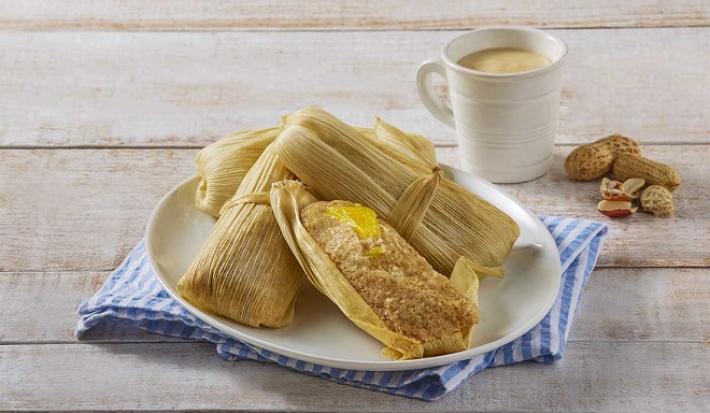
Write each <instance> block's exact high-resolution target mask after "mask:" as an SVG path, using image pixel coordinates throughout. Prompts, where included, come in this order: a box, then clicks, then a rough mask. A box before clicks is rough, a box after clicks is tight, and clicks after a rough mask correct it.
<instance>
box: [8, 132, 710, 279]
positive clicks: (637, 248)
mask: <svg viewBox="0 0 710 413" xmlns="http://www.w3.org/2000/svg"><path fill="white" fill-rule="evenodd" d="M570 149H571V148H570V147H561V148H558V150H557V154H556V158H555V160H554V165H555V166H554V167H553V169H552V171H551V172H550V173H548V174H547V175H546V176H545V177H544V178H542V179H538V180H535V181H532V182H528V183H525V184H516V185H505V186H503V188H504V189H505V190H506V191H508V192H510V193H511V194H512V195H514V196H515V197H517V198H518V199H519V200H521V201H522V202H523V203H525V204H526V205H528V206H529V207H530V208H531V209H532V210H533V211H535V212H538V213H547V214H552V215H564V216H570V217H582V218H590V219H597V220H601V221H603V222H605V223H607V224H608V225H609V228H610V231H609V232H610V235H609V237H608V238H607V241H606V242H605V245H604V249H603V251H602V255H601V257H600V259H599V263H598V264H599V265H600V266H602V267H609V266H613V267H639V266H640V267H707V266H710V254H708V251H710V182H708V180H707V177H708V176H710V164H709V163H708V162H707V159H708V158H709V157H710V145H681V146H678V145H668V146H664V145H660V146H645V147H643V148H642V150H643V152H644V153H645V154H646V155H647V156H649V157H651V158H653V159H656V160H659V161H663V162H666V163H669V164H671V165H674V166H675V167H677V168H678V169H679V170H680V172H681V175H682V177H683V184H682V185H681V187H680V188H679V189H678V190H677V191H676V192H675V193H674V196H675V198H676V208H677V211H676V213H675V214H674V215H673V216H672V217H671V218H667V219H662V218H655V217H653V216H650V215H647V214H642V213H639V214H636V215H634V216H632V217H630V218H627V219H617V220H612V219H608V218H606V217H604V216H602V215H600V214H599V213H598V212H597V211H596V204H597V202H598V201H599V198H600V197H599V194H598V183H597V182H589V183H577V182H571V181H569V180H568V179H567V178H566V176H565V174H564V172H563V170H562V162H563V157H564V155H565V154H566V153H567V152H569V150H570ZM195 153H196V150H193V149H189V150H187V149H152V150H141V149H123V150H119V149H100V150H93V149H71V150H67V149H63V150H46V149H34V150H18V149H13V150H2V151H0V182H3V185H2V186H0V205H2V207H3V210H4V211H7V212H4V213H3V214H1V215H0V233H2V234H3V237H4V242H3V243H0V271H52V270H77V271H82V270H91V271H96V270H111V269H113V268H115V267H116V266H117V265H118V264H119V263H120V262H121V260H122V259H123V257H125V255H126V254H127V253H128V251H129V250H130V249H131V248H132V247H133V246H134V245H135V243H136V242H138V240H140V239H141V237H142V236H143V231H144V226H145V223H146V221H147V219H148V216H149V215H150V212H151V210H152V209H153V207H154V205H155V204H156V203H157V201H158V200H159V199H160V198H161V197H162V196H163V195H164V194H165V193H167V191H168V190H169V189H170V188H172V187H173V186H174V185H176V184H177V183H179V182H180V181H181V180H182V179H184V178H187V177H189V176H191V175H192V174H193V162H192V161H193V157H194V155H195ZM438 154H439V160H440V162H443V163H449V164H456V163H457V162H456V159H457V155H456V149H455V148H439V152H438ZM691 245H692V248H691V247H689V246H691Z"/></svg>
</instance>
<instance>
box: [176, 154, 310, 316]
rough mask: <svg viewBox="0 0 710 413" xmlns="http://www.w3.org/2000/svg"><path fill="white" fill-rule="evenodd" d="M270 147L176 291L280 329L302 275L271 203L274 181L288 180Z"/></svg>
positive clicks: (203, 307) (212, 309) (221, 310)
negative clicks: (282, 233)
mask: <svg viewBox="0 0 710 413" xmlns="http://www.w3.org/2000/svg"><path fill="white" fill-rule="evenodd" d="M274 149H275V148H274V146H273V144H272V145H271V146H268V147H267V148H266V150H265V151H264V153H263V154H262V155H261V156H260V157H259V159H258V160H257V161H256V163H255V164H254V166H253V167H252V168H251V169H250V170H249V172H248V173H247V174H246V175H245V176H244V180H243V181H242V183H241V185H240V186H239V189H237V192H236V193H235V194H234V196H233V197H232V198H230V200H229V201H227V202H226V203H225V204H224V206H223V207H222V213H221V216H220V217H219V219H218V220H217V223H216V224H215V226H214V228H213V230H212V233H211V234H210V235H209V237H208V238H207V240H206V241H205V242H204V244H203V245H202V248H201V249H200V251H199V253H198V254H197V256H196V257H195V258H194V260H193V262H192V264H191V265H190V268H189V269H188V270H187V272H185V274H184V275H183V276H182V278H181V279H180V281H179V282H178V291H179V292H180V294H181V295H182V296H183V297H184V298H185V299H186V300H187V301H189V302H190V303H192V304H193V305H195V306H196V307H198V308H200V309H201V310H205V311H208V312H211V313H214V314H219V315H222V316H224V317H227V318H230V319H232V320H235V321H237V322H240V323H242V324H246V325H249V326H253V327H260V326H266V327H282V326H284V325H286V324H288V323H289V322H291V320H293V316H294V306H295V302H296V298H297V296H298V293H299V291H300V286H301V283H302V282H303V272H302V271H301V268H300V267H299V264H298V262H296V260H295V259H294V257H293V255H292V254H291V252H290V251H289V248H288V246H287V245H286V242H285V241H284V239H283V236H282V235H281V231H280V230H279V227H278V225H277V224H276V221H275V219H274V215H273V213H272V211H271V207H270V205H269V193H268V191H269V190H270V189H271V185H272V183H273V182H276V181H280V180H282V179H288V178H290V177H292V174H291V173H290V172H289V171H288V170H287V169H286V168H285V167H284V166H283V165H282V164H281V163H280V162H279V161H278V159H277V157H276V154H275V150H274Z"/></svg>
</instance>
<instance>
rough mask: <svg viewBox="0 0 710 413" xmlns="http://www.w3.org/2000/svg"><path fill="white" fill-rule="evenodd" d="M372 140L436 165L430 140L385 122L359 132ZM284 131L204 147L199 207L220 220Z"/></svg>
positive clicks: (243, 134) (251, 133)
mask: <svg viewBox="0 0 710 413" xmlns="http://www.w3.org/2000/svg"><path fill="white" fill-rule="evenodd" d="M357 130H358V131H359V132H360V133H362V134H364V135H366V136H369V137H370V138H373V139H374V138H377V139H381V140H382V141H384V142H387V143H388V144H391V145H395V147H397V148H398V149H400V150H402V151H403V152H405V153H408V154H409V155H410V156H412V157H413V158H414V159H422V160H424V161H426V162H428V163H429V164H431V165H432V167H433V166H435V165H436V155H435V152H434V146H433V145H432V144H431V142H430V141H429V140H427V139H426V138H424V137H422V136H419V135H414V134H405V133H403V132H401V131H400V130H398V129H397V128H395V127H393V126H391V125H388V124H387V123H385V122H384V121H382V120H381V119H378V120H377V125H376V126H375V128H374V129H373V128H357ZM279 131H280V128H278V127H274V128H267V129H256V130H245V131H240V132H235V133H233V134H231V135H229V136H226V137H224V138H222V139H220V140H218V141H216V142H214V143H212V144H210V145H207V146H206V147H204V148H203V149H202V150H200V152H198V153H197V156H196V157H195V168H196V170H197V175H199V177H200V182H199V184H198V186H197V192H196V194H195V206H196V207H197V209H199V210H201V211H204V212H206V213H208V214H210V215H212V216H213V217H216V218H219V211H220V209H222V205H224V203H225V202H227V200H228V199H229V198H231V197H232V196H233V195H234V193H235V192H236V191H237V188H239V184H241V182H242V179H244V175H246V173H247V172H248V171H249V169H251V167H252V166H253V165H254V163H255V162H256V160H257V159H258V158H259V156H260V155H261V153H262V152H264V149H266V147H267V146H268V145H269V144H270V143H271V142H273V140H274V139H276V137H277V136H278V134H279Z"/></svg>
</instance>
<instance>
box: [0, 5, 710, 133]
mask: <svg viewBox="0 0 710 413" xmlns="http://www.w3.org/2000/svg"><path fill="white" fill-rule="evenodd" d="M469 3H471V4H474V3H475V4H478V2H469ZM146 4H152V3H146ZM545 4H547V3H545ZM594 7H597V6H596V5H595V6H594ZM97 9H100V8H98V7H97ZM552 32H553V33H556V34H559V35H561V36H562V37H563V38H564V39H566V40H567V42H568V43H569V45H570V48H571V49H570V50H571V52H570V55H569V66H568V70H567V72H566V83H565V86H564V90H563V98H562V106H561V109H560V122H559V133H558V143H570V142H581V141H587V140H589V139H590V138H593V137H600V136H603V135H605V134H608V133H611V132H622V133H626V134H629V135H630V136H634V137H636V138H638V139H640V140H641V141H644V142H657V143H658V142H669V141H671V142H710V124H708V122H707V121H706V119H707V118H708V107H710V71H708V70H707V68H708V67H710V54H709V53H699V52H698V51H700V50H708V47H709V46H710V29H708V28H690V29H688V28H667V29H618V30H616V29H615V30H553V31H552ZM458 33H459V32H445V31H433V32H397V31H394V32H296V33H294V32H219V33H112V32H109V33H106V32H102V33H93V32H91V33H89V32H71V33H67V32H56V33H26V32H5V33H0V59H2V61H3V76H2V77H0V89H1V90H3V94H2V97H0V112H2V113H3V114H4V115H5V116H3V117H2V118H0V146H35V145H46V146H55V145H64V146H76V145H89V146H93V145H129V146H131V145H170V146H200V145H204V144H205V143H207V142H209V141H211V140H213V139H215V138H217V137H220V136H224V135H225V134H227V133H229V132H231V131H233V130H235V129H244V128H253V127H264V126H265V125H270V124H274V123H276V122H278V119H279V116H280V115H282V114H285V113H289V112H291V111H294V110H297V109H298V108H300V107H303V106H306V105H313V104H315V105H321V106H323V107H325V108H327V109H328V110H331V111H333V112H334V113H335V114H337V115H338V116H341V117H343V118H344V119H345V120H347V121H349V122H353V123H356V124H363V125H368V124H372V121H373V119H374V117H375V116H376V115H381V116H382V117H383V118H384V119H385V120H387V121H389V122H392V123H394V124H396V125H398V126H400V127H402V128H404V129H409V130H413V131H417V132H419V133H421V134H424V135H426V136H428V137H430V138H431V139H432V140H434V141H435V142H437V143H440V144H448V145H451V144H454V143H455V135H454V133H453V131H452V130H451V129H449V128H448V127H446V126H444V125H443V124H440V123H439V122H438V121H436V120H435V119H434V118H433V117H432V116H431V115H430V114H429V113H428V112H427V111H426V109H425V108H424V105H423V104H422V103H421V102H420V101H419V97H418V95H417V91H416V87H415V81H414V77H415V72H416V68H417V65H418V64H419V63H421V62H422V61H423V60H425V59H427V58H433V57H436V56H437V55H438V50H439V48H440V47H441V46H442V45H443V44H444V43H445V42H446V41H448V40H449V39H451V38H453V37H454V36H456V35H457V34H458Z"/></svg>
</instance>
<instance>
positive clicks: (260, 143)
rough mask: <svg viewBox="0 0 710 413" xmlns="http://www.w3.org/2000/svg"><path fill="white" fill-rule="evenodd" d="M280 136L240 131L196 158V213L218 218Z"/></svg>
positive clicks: (269, 131)
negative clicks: (240, 185)
mask: <svg viewBox="0 0 710 413" xmlns="http://www.w3.org/2000/svg"><path fill="white" fill-rule="evenodd" d="M278 134H279V128H268V129H257V130H246V131H240V132H236V133H233V134H231V135H229V136H226V137H224V138H222V139H220V140H218V141H216V142H214V143H212V144H210V145H207V146H205V147H204V148H202V150H200V151H199V152H198V153H197V156H196V157H195V167H196V170H197V175H199V176H200V182H199V184H198V186H197V193H196V194H195V206H196V207H197V209H199V210H201V211H204V212H206V213H208V214H210V215H212V216H213V217H219V211H220V209H222V205H224V203H225V202H227V200H228V199H229V198H231V197H232V195H234V193H235V192H236V191H237V188H238V187H239V184H240V183H241V182H242V179H244V175H246V173H247V172H248V171H249V169H251V167H252V166H253V165H254V163H255V162H256V160H257V159H259V156H261V154H262V152H264V149H266V147H267V146H269V144H271V142H272V141H273V140H274V139H276V136H278Z"/></svg>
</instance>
